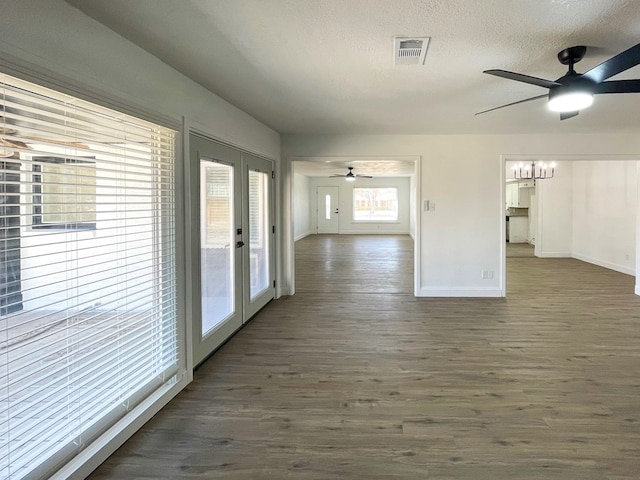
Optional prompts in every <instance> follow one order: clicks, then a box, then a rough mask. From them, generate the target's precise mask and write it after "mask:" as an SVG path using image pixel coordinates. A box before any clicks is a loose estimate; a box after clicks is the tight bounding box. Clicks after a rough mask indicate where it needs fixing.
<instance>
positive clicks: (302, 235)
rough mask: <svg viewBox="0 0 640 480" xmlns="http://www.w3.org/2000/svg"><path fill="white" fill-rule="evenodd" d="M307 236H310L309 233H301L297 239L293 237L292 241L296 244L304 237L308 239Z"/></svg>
mask: <svg viewBox="0 0 640 480" xmlns="http://www.w3.org/2000/svg"><path fill="white" fill-rule="evenodd" d="M309 235H312V233H311V232H307V233H302V234H300V235H298V236H297V237H294V238H293V241H294V242H297V241H298V240H302V239H303V238H304V237H308V236H309Z"/></svg>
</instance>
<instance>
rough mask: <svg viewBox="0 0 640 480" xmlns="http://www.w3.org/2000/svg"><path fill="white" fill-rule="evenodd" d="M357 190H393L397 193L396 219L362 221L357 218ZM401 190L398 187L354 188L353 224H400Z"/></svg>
mask: <svg viewBox="0 0 640 480" xmlns="http://www.w3.org/2000/svg"><path fill="white" fill-rule="evenodd" d="M357 190H393V191H394V192H395V200H394V201H395V212H394V213H395V218H393V219H384V218H374V219H360V218H356V212H357V208H356V201H357V199H356V191H357ZM398 190H399V188H398V187H396V186H391V187H386V186H385V187H353V190H352V199H353V204H352V206H353V215H352V222H353V223H400V200H399V197H398Z"/></svg>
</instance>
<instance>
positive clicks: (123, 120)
mask: <svg viewBox="0 0 640 480" xmlns="http://www.w3.org/2000/svg"><path fill="white" fill-rule="evenodd" d="M0 105H1V107H0V478H7V479H11V480H16V479H22V478H46V477H48V476H49V475H50V474H51V473H52V472H53V471H55V469H56V468H59V467H60V466H61V465H62V464H64V463H65V462H67V461H68V460H69V459H70V458H72V457H73V456H74V455H76V454H77V453H78V452H80V451H82V450H83V449H84V448H85V447H86V446H87V445H88V444H90V443H91V442H92V441H93V440H95V439H96V438H97V437H99V436H100V434H101V433H103V432H104V431H105V430H106V429H107V428H109V427H110V426H112V425H113V424H114V423H115V422H116V421H118V420H119V419H120V418H122V417H123V416H124V415H126V414H127V412H129V411H130V410H131V409H133V408H134V407H135V406H136V405H137V404H139V403H140V402H141V401H142V400H144V399H145V398H147V397H149V396H150V395H152V394H157V393H158V392H159V391H162V389H166V388H170V386H171V385H173V384H174V383H175V382H176V372H177V368H178V347H177V344H178V342H177V320H176V278H175V272H176V266H175V263H176V261H175V203H174V201H175V193H174V184H175V182H174V168H175V167H174V148H175V146H174V142H175V132H174V131H172V130H169V129H166V128H163V127H160V126H157V125H154V124H151V123H148V122H145V121H142V120H139V119H136V118H133V117H130V116H128V115H124V114H121V113H118V112H115V111H112V110H109V109H106V108H103V107H99V106H96V105H93V104H90V103H88V102H85V101H82V100H79V99H76V98H73V97H70V96H68V95H63V94H60V93H57V92H54V91H51V90H49V89H46V88H43V87H39V86H36V85H33V84H30V83H28V82H24V81H21V80H18V79H15V78H12V77H9V76H6V75H2V74H0Z"/></svg>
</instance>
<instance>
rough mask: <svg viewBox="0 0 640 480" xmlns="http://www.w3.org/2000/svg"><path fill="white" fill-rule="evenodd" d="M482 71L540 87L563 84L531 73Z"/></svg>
mask: <svg viewBox="0 0 640 480" xmlns="http://www.w3.org/2000/svg"><path fill="white" fill-rule="evenodd" d="M482 73H488V74H489V75H495V76H496V77H502V78H507V79H509V80H515V81H517V82H524V83H528V84H530V85H537V86H539V87H544V88H551V87H559V86H561V85H562V84H561V83H558V82H554V81H553V80H545V79H544V78H538V77H530V76H529V75H523V74H522V73H515V72H508V71H506V70H485V71H484V72H482Z"/></svg>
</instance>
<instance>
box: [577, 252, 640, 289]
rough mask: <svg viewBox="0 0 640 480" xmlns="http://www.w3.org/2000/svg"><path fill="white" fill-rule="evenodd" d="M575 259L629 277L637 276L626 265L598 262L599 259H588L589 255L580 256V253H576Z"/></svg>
mask: <svg viewBox="0 0 640 480" xmlns="http://www.w3.org/2000/svg"><path fill="white" fill-rule="evenodd" d="M573 258H575V259H576V260H580V261H582V262H587V263H592V264H594V265H598V266H599V267H604V268H608V269H609V270H615V271H616V272H620V273H626V274H627V275H634V276H635V274H636V271H635V269H634V268H631V267H626V266H624V265H618V264H617V263H612V262H607V261H605V260H598V259H597V258H591V257H588V256H587V255H580V254H579V253H574V254H573ZM636 288H637V287H636Z"/></svg>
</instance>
